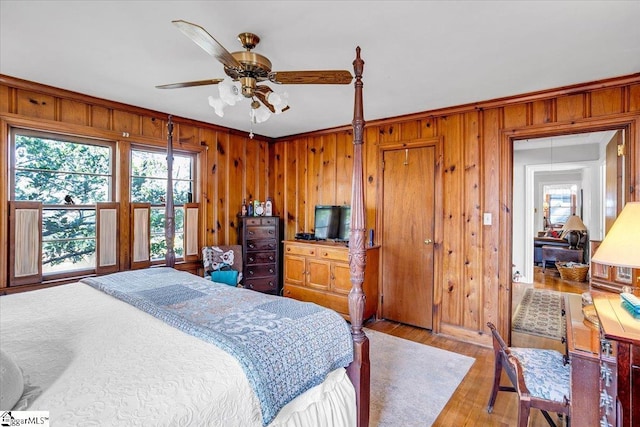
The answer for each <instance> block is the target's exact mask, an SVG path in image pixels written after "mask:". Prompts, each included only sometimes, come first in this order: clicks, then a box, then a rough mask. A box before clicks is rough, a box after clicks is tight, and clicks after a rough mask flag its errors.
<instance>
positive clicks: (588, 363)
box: [565, 292, 640, 427]
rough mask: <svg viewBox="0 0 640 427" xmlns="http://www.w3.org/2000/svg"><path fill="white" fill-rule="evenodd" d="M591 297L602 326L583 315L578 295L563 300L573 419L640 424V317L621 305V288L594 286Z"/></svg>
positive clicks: (611, 426) (610, 426)
mask: <svg viewBox="0 0 640 427" xmlns="http://www.w3.org/2000/svg"><path fill="white" fill-rule="evenodd" d="M593 301H594V306H595V309H596V312H597V317H598V321H599V322H600V327H599V328H598V327H594V326H593V325H592V324H590V323H589V322H587V321H586V320H585V319H584V316H583V314H582V304H581V298H580V295H567V297H566V300H565V307H566V311H567V350H568V354H569V358H570V359H571V424H572V425H576V426H602V427H617V426H624V427H632V426H637V425H640V320H636V319H633V318H632V317H631V315H630V314H629V313H628V312H627V311H626V310H625V309H624V308H623V307H622V306H621V305H620V295H619V294H610V293H597V292H594V293H593ZM632 402H633V404H632Z"/></svg>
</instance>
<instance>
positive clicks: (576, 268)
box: [556, 262, 589, 282]
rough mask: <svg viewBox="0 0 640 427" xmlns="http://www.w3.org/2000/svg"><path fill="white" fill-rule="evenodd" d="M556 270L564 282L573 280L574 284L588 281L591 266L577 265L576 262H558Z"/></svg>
mask: <svg viewBox="0 0 640 427" xmlns="http://www.w3.org/2000/svg"><path fill="white" fill-rule="evenodd" d="M556 268H557V269H558V272H560V277H561V278H562V279H563V280H573V281H574V282H584V281H585V280H587V273H588V272H589V265H587V264H576V263H575V262H556Z"/></svg>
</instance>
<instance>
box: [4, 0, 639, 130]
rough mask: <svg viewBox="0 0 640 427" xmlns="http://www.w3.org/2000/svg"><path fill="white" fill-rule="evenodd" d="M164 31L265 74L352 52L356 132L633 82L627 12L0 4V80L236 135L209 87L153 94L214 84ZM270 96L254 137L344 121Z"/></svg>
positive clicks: (323, 98) (513, 6)
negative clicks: (360, 120) (206, 39)
mask: <svg viewBox="0 0 640 427" xmlns="http://www.w3.org/2000/svg"><path fill="white" fill-rule="evenodd" d="M175 19H184V20H186V21H190V22H193V23H197V24H199V25H201V26H203V27H204V28H205V29H207V31H208V32H209V33H210V34H211V35H213V37H215V38H216V40H218V42H220V43H221V44H222V45H223V46H224V47H226V48H227V50H229V51H231V52H233V51H237V50H241V49H242V48H241V46H240V44H239V42H238V41H237V40H236V36H237V34H238V33H240V32H243V31H250V32H254V33H256V34H257V35H258V36H260V38H261V39H262V40H261V42H260V44H259V45H258V47H257V48H256V49H255V51H256V52H258V53H261V54H263V55H265V56H267V57H268V58H269V59H270V60H271V62H272V63H273V69H274V70H275V71H293V70H318V69H320V70H322V69H347V70H350V71H352V70H353V66H352V61H353V59H354V57H355V48H356V46H360V47H361V48H362V57H363V59H364V61H365V68H364V84H365V86H364V101H365V119H367V120H373V119H379V118H384V117H393V116H397V115H403V114H409V113H415V112H420V111H426V110H432V109H436V108H441V107H449V106H454V105H460V104H466V103H470V102H476V101H483V100H488V99H494V98H499V97H504V96H510V95H516V94H522V93H527V92H531V91H537V90H542V89H549V88H556V87H560V86H565V85H571V84H574V83H582V82H588V81H593V80H598V79H603V78H609V77H617V76H621V75H627V74H632V73H637V72H640V25H639V24H638V22H640V1H554V2H551V1H512V2H508V1H464V2H462V1H460V2H455V1H115V0H112V1H96V0H93V1H8V0H0V73H1V74H5V75H9V76H14V77H19V78H22V79H26V80H31V81H35V82H39V83H43V84H47V85H51V86H55V87H59V88H63V89H69V90H72V91H76V92H81V93H85V94H88V95H93V96H97V97H100V98H105V99H109V100H114V101H119V102H124V103H127V104H132V105H136V106H140V107H144V108H149V109H153V110H156V111H160V112H163V113H167V114H173V115H175V116H181V117H187V118H191V119H195V120H200V121H203V122H208V123H215V124H219V125H222V126H227V127H231V128H235V129H240V130H244V131H248V130H249V127H250V123H249V116H248V112H249V103H248V102H247V101H243V102H242V103H240V104H239V105H236V106H235V107H230V108H227V110H225V117H223V118H219V117H218V116H216V115H215V114H214V112H213V110H212V109H211V108H210V107H209V106H208V102H207V97H208V96H209V95H217V88H216V87H215V86H203V87H202V86H201V87H194V88H184V89H172V90H159V89H155V88H154V86H156V85H159V84H166V83H175V82H182V81H190V80H200V79H208V78H221V77H225V74H224V72H223V67H222V65H221V64H220V63H218V62H217V61H216V60H215V59H214V58H213V57H211V56H209V55H208V54H207V53H206V52H205V51H203V50H202V49H200V48H199V47H198V46H197V45H196V44H195V43H193V42H192V41H191V40H189V39H188V38H187V37H185V36H184V35H183V34H182V33H181V32H180V31H179V30H178V29H177V28H175V27H174V26H173V25H172V24H171V21H172V20H175ZM282 88H283V89H285V90H286V91H287V92H288V93H289V103H290V105H291V109H290V110H289V111H287V112H285V113H283V114H282V115H278V116H273V117H271V118H270V119H269V121H267V122H265V123H262V124H258V125H254V126H253V131H254V132H255V133H257V134H262V135H266V136H271V137H280V136H285V135H292V134H297V133H301V132H306V131H313V130H318V129H324V128H329V127H334V126H341V125H345V124H349V123H350V122H351V120H352V116H353V86H352V85H348V86H326V85H286V86H283V87H282Z"/></svg>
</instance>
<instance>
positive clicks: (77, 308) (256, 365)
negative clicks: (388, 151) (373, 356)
mask: <svg viewBox="0 0 640 427" xmlns="http://www.w3.org/2000/svg"><path fill="white" fill-rule="evenodd" d="M363 65H364V62H363V61H362V60H361V58H360V49H359V48H357V50H356V59H355V60H354V71H355V77H356V80H355V105H354V120H353V127H354V133H353V134H354V167H353V171H354V172H353V174H354V175H353V185H352V205H351V206H352V220H351V236H350V243H349V245H350V246H349V255H350V267H351V282H352V290H351V292H350V294H349V309H350V316H351V320H352V323H351V324H350V325H347V324H346V323H345V322H344V320H343V319H342V318H341V317H340V316H339V315H337V313H335V312H332V311H331V310H327V309H324V308H321V307H318V306H316V305H314V304H309V303H302V302H299V301H294V300H290V299H287V298H281V297H275V296H270V295H264V294H260V293H257V292H253V291H251V290H246V289H240V288H234V287H229V286H227V285H224V284H217V283H212V282H211V281H207V280H204V279H203V278H200V277H198V276H195V275H192V274H189V273H186V272H181V271H178V270H175V269H173V268H172V267H174V264H175V255H174V253H173V234H174V230H173V227H174V225H173V209H174V208H173V205H172V199H173V197H172V183H171V176H172V174H171V160H169V162H168V163H169V168H168V177H169V179H168V184H167V188H168V191H167V212H166V219H167V220H166V224H167V230H166V236H167V257H166V260H165V264H166V267H160V268H157V267H156V268H151V269H144V270H133V271H128V272H119V273H114V274H111V275H107V276H99V277H96V278H90V279H83V281H82V282H79V283H74V284H69V285H61V286H56V287H52V288H46V289H41V290H37V291H30V292H24V293H17V294H11V295H5V296H2V297H0V348H1V350H2V357H3V366H2V368H3V370H4V369H5V367H6V366H8V365H9V364H10V362H12V361H15V365H17V367H19V369H20V370H21V372H22V377H23V378H24V390H23V391H24V392H23V393H22V392H21V397H20V399H19V401H18V402H17V403H16V406H13V408H14V409H26V410H44V411H50V416H51V420H52V422H55V424H57V425H172V426H173V425H225V426H234V425H237V426H254V425H255V426H265V425H269V426H310V425H318V426H353V425H358V426H367V425H368V414H369V342H368V338H367V337H366V335H365V334H364V332H363V328H362V322H363V319H362V317H363V312H364V300H365V295H364V293H363V292H362V283H363V281H364V267H365V234H366V228H365V224H364V197H363V188H362V184H363V177H362V151H361V147H362V143H363V140H362V135H363V129H364V118H363V113H362V70H363ZM169 123H170V129H169V130H170V131H169V140H168V144H167V158H168V159H172V141H171V133H172V132H171V120H170V122H169ZM158 289H161V290H162V292H161V293H158ZM203 298H207V300H206V301H207V304H205V305H197V304H196V303H195V301H203ZM216 301H218V302H219V304H218V303H216ZM194 304H195V305H194ZM214 304H217V305H215V306H216V307H217V308H216V309H215V310H214V309H211V308H210V307H213V306H214ZM245 306H248V307H249V308H248V309H244V308H239V307H245ZM225 316H228V317H226V318H225ZM332 316H333V317H332ZM186 317H188V318H189V320H190V322H183V321H182V320H181V319H183V318H186ZM231 318H234V319H236V320H238V319H239V320H238V321H237V322H236V323H233V322H230V320H229V319H231ZM248 318H252V321H253V323H246V322H247V319H248ZM311 318H313V319H314V320H310V321H315V322H316V323H315V324H314V323H306V322H307V320H309V319H311ZM191 320H193V322H191ZM302 320H304V322H302ZM285 324H286V325H285ZM321 324H324V325H326V326H325V327H324V328H323V327H322V326H321ZM247 325H248V326H247ZM283 325H285V326H286V327H285V326H283ZM281 328H283V329H281ZM247 329H248V330H249V333H247ZM271 329H272V330H271ZM285 330H286V332H282V334H280V332H281V331H285ZM273 331H276V332H278V333H273ZM336 331H337V332H336ZM318 333H319V334H320V335H323V334H324V335H323V336H324V337H325V339H324V340H322V339H315V338H313V339H312V338H311V337H312V336H313V335H314V334H315V335H318ZM332 334H333V335H332ZM336 334H337V335H336ZM263 335H265V336H267V335H268V336H269V337H270V338H263ZM345 337H346V345H345V341H344V340H345ZM305 338H306V339H307V344H308V345H307V346H306V347H319V348H318V349H315V350H318V351H319V352H318V353H313V354H312V353H309V354H307V353H304V356H300V354H302V353H300V352H303V351H307V349H304V348H302V349H301V350H296V351H293V350H291V351H284V350H283V349H285V350H286V349H289V348H290V347H289V341H288V340H291V343H293V341H294V340H296V339H297V340H303V341H304V340H305ZM269 339H271V340H275V344H271V341H268V340H269ZM255 342H259V343H260V344H259V345H258V344H255ZM242 343H244V346H245V347H246V348H244V349H242ZM291 345H292V347H291V348H294V347H293V345H294V344H291ZM345 348H348V351H346V353H345V351H344V350H345ZM269 349H270V350H269ZM315 350H314V351H315ZM269 351H270V352H271V353H274V354H273V355H272V356H273V357H279V358H277V359H266V355H264V354H262V353H269ZM257 353H260V354H259V356H260V357H257V356H256V357H254V355H255V354H257ZM276 353H277V354H276ZM299 353H300V354H299ZM347 353H348V355H347ZM254 359H255V360H254ZM301 359H310V360H311V361H312V363H310V364H309V365H303V364H302V363H303V361H302V360H301ZM7 360H8V362H7ZM15 365H14V367H15ZM266 372H268V373H269V374H268V375H271V376H268V375H267V374H266ZM3 375H4V371H3ZM276 377H283V378H276ZM7 389H8V386H7V382H6V381H4V382H3V385H2V392H3V394H4V393H5V392H6V391H7ZM3 398H4V397H3ZM0 409H2V410H7V409H12V408H0Z"/></svg>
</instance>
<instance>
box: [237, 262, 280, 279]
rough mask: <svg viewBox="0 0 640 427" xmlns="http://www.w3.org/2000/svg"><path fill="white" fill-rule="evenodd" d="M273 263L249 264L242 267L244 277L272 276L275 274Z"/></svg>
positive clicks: (275, 269)
mask: <svg viewBox="0 0 640 427" xmlns="http://www.w3.org/2000/svg"><path fill="white" fill-rule="evenodd" d="M276 271H277V268H276V265H275V264H259V265H249V266H247V268H245V269H244V274H245V278H249V279H250V278H252V277H265V276H273V275H274V274H276Z"/></svg>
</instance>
